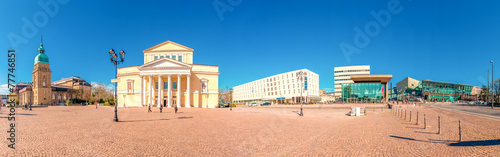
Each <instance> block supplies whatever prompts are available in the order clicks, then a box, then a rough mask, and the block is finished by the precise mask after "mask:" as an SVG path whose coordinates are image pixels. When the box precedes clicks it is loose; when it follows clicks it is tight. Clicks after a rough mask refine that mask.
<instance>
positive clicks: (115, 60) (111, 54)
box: [109, 49, 125, 122]
mask: <svg viewBox="0 0 500 157" xmlns="http://www.w3.org/2000/svg"><path fill="white" fill-rule="evenodd" d="M119 55H120V57H119V58H118V55H117V54H116V53H115V50H113V49H111V50H109V59H110V61H111V62H112V63H113V64H114V65H115V79H116V78H117V76H116V75H117V73H118V68H117V65H118V64H120V63H123V61H124V58H125V51H123V50H121V51H120V53H119ZM116 94H117V90H116V82H115V118H113V121H115V122H118V114H117V111H118V110H117V104H116V101H117V100H116V99H117V96H116Z"/></svg>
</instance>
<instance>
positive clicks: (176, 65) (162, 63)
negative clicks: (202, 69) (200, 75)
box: [138, 58, 192, 70]
mask: <svg viewBox="0 0 500 157" xmlns="http://www.w3.org/2000/svg"><path fill="white" fill-rule="evenodd" d="M191 67H192V65H189V64H186V63H184V62H180V61H177V60H173V59H170V58H162V59H158V60H155V61H152V62H149V63H146V64H144V65H142V66H139V67H138V68H139V70H145V69H191Z"/></svg>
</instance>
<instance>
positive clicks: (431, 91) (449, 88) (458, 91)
mask: <svg viewBox="0 0 500 157" xmlns="http://www.w3.org/2000/svg"><path fill="white" fill-rule="evenodd" d="M473 88H474V86H470V85H464V84H458V83H447V82H437V81H429V80H423V81H421V82H420V83H419V87H418V89H416V91H418V95H423V96H424V97H425V100H427V101H431V102H455V101H457V100H468V99H470V98H471V94H472V93H473Z"/></svg>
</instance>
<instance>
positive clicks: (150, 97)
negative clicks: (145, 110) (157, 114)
mask: <svg viewBox="0 0 500 157" xmlns="http://www.w3.org/2000/svg"><path fill="white" fill-rule="evenodd" d="M153 82H154V81H153V75H149V103H148V106H149V105H153V92H154V88H153Z"/></svg>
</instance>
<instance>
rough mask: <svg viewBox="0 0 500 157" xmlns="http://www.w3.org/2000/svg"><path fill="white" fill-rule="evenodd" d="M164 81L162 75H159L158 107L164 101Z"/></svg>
mask: <svg viewBox="0 0 500 157" xmlns="http://www.w3.org/2000/svg"><path fill="white" fill-rule="evenodd" d="M162 85H163V81H162V79H161V75H158V107H160V105H161V104H162V102H163V86H162Z"/></svg>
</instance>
